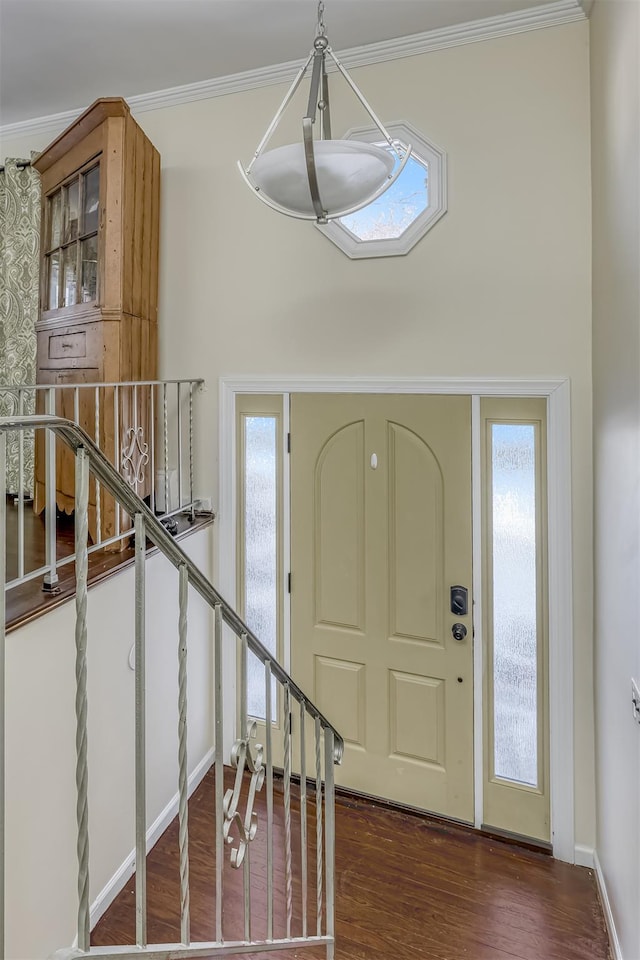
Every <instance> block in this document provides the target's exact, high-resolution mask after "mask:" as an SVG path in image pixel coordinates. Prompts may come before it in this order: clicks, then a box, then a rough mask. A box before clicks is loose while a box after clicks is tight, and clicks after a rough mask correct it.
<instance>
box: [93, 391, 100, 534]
mask: <svg viewBox="0 0 640 960" xmlns="http://www.w3.org/2000/svg"><path fill="white" fill-rule="evenodd" d="M94 416H95V424H94V435H95V441H96V447H99V446H100V387H96V393H95V404H94ZM100 514H101V509H100V481H99V480H98V478H97V477H96V538H97V543H102V520H101V516H100Z"/></svg>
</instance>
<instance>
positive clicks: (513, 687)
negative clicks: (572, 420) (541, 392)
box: [491, 423, 538, 786]
mask: <svg viewBox="0 0 640 960" xmlns="http://www.w3.org/2000/svg"><path fill="white" fill-rule="evenodd" d="M491 465H492V470H491V475H492V490H491V494H492V530H493V556H492V562H493V743H494V755H493V761H494V774H495V776H497V777H502V778H503V779H506V780H514V781H516V782H518V783H524V784H529V785H531V786H537V785H538V710H537V685H538V676H537V673H538V671H537V664H538V630H537V612H536V611H537V587H536V435H535V427H534V426H533V425H532V424H497V423H494V424H492V428H491Z"/></svg>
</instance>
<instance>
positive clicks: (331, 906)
mask: <svg viewBox="0 0 640 960" xmlns="http://www.w3.org/2000/svg"><path fill="white" fill-rule="evenodd" d="M333 748H334V738H333V730H331V729H329V728H325V731H324V822H325V854H324V858H325V859H324V862H325V871H326V877H327V881H326V885H327V919H326V923H325V928H326V935H327V936H328V937H331V939H332V942H331V943H330V944H328V945H327V960H333V957H334V951H335V945H334V943H333V940H334V938H335V929H334V915H335V869H336V806H335V804H336V799H335V787H334V776H333V774H334V771H333Z"/></svg>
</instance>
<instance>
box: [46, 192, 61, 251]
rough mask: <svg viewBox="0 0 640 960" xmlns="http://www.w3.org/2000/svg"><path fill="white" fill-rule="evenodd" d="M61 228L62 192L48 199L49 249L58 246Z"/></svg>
mask: <svg viewBox="0 0 640 960" xmlns="http://www.w3.org/2000/svg"><path fill="white" fill-rule="evenodd" d="M61 230H62V192H61V191H60V190H58V192H57V193H54V195H53V196H52V197H51V199H50V200H49V249H50V250H53V249H55V247H59V246H60V233H61Z"/></svg>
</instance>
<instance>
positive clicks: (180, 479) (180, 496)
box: [177, 383, 182, 508]
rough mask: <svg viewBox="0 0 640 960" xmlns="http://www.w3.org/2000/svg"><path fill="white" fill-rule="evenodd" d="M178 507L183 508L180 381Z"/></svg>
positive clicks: (179, 396) (180, 385)
mask: <svg viewBox="0 0 640 960" xmlns="http://www.w3.org/2000/svg"><path fill="white" fill-rule="evenodd" d="M177 389H178V396H177V402H178V507H180V508H182V384H181V383H178V388H177Z"/></svg>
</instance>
